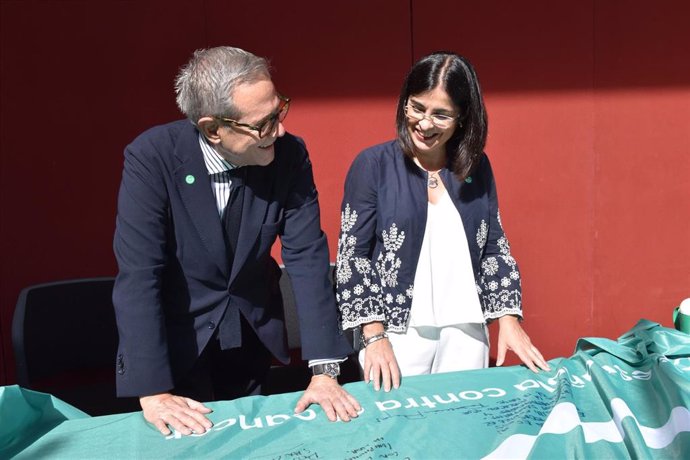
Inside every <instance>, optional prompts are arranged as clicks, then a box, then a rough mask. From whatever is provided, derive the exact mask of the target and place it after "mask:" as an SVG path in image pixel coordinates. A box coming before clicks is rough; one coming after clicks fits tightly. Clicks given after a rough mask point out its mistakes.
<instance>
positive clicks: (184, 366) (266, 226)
mask: <svg viewBox="0 0 690 460" xmlns="http://www.w3.org/2000/svg"><path fill="white" fill-rule="evenodd" d="M275 149H276V158H275V160H274V161H273V162H272V163H271V164H270V165H268V166H263V167H262V166H249V167H247V175H246V189H245V194H244V206H243V211H242V220H241V225H240V230H239V239H238V247H237V251H236V255H235V260H234V261H233V262H232V263H230V262H229V261H228V259H227V256H226V249H225V242H224V238H223V229H222V222H221V219H220V216H219V214H218V210H217V207H216V203H215V199H214V196H213V192H212V190H211V184H210V179H209V175H208V171H207V169H206V166H205V164H204V160H203V155H202V153H201V148H200V147H199V141H198V132H197V130H196V128H195V127H194V126H193V125H192V124H191V123H190V122H189V121H186V120H184V121H178V122H173V123H170V124H167V125H162V126H158V127H155V128H152V129H150V130H148V131H146V132H145V133H143V134H142V135H140V136H139V137H138V138H137V139H135V140H134V142H132V143H131V144H130V145H129V146H128V147H127V148H126V149H125V163H124V171H123V176H122V183H121V186H120V193H119V201H118V216H117V226H116V230H115V239H114V250H115V255H116V258H117V261H118V265H119V274H118V276H117V279H116V282H115V289H114V292H113V303H114V305H115V312H116V317H117V323H118V329H119V337H120V343H119V348H118V356H117V365H116V368H117V391H118V395H119V396H142V395H148V394H154V393H157V392H163V391H169V390H171V389H173V388H174V386H175V381H176V379H177V378H178V377H179V376H181V375H184V373H185V372H187V371H188V370H189V369H191V367H192V366H193V365H194V363H195V361H196V359H197V358H198V356H199V354H200V353H201V351H203V349H204V347H205V345H206V344H207V343H208V341H209V339H210V338H211V336H212V334H213V333H214V329H215V328H216V326H217V325H218V324H219V323H220V320H221V318H222V316H223V314H224V312H225V310H226V309H227V308H239V309H240V311H241V313H242V315H243V316H244V317H245V318H247V320H248V322H249V323H250V324H251V326H252V327H253V328H254V330H255V331H256V333H257V335H258V336H259V338H260V339H261V341H262V342H263V343H264V344H265V346H266V347H267V348H268V350H270V351H271V353H273V355H274V356H275V357H276V358H278V359H279V360H280V361H282V362H287V361H288V360H289V355H288V348H287V340H286V333H285V326H284V317H283V311H282V301H281V297H280V290H279V286H278V280H279V277H280V270H279V268H278V266H277V264H276V262H275V260H274V259H273V258H272V257H271V255H270V251H271V246H272V245H273V243H274V241H275V240H276V237H277V236H280V238H281V243H282V257H283V262H284V264H285V266H286V268H287V271H288V274H289V275H290V279H291V281H292V284H293V288H294V292H295V298H296V303H297V309H298V315H299V325H300V330H301V332H302V333H301V336H302V356H303V358H304V359H318V358H336V357H344V356H346V355H347V354H349V353H351V351H352V350H351V348H350V346H349V344H348V342H347V341H346V340H345V338H344V336H343V335H342V333H341V332H339V327H338V323H337V307H336V305H335V299H334V294H333V289H332V287H331V284H330V282H329V279H328V270H329V255H328V246H327V242H326V236H325V234H324V233H323V231H322V229H321V225H320V216H319V204H318V199H317V191H316V188H315V186H314V181H313V175H312V168H311V162H310V161H309V157H308V154H307V150H306V148H305V146H304V144H303V142H302V141H301V140H300V139H299V138H297V137H295V136H292V135H290V134H286V135H285V136H284V137H282V138H279V139H278V140H277V142H276V144H275ZM230 266H231V267H232V268H230Z"/></svg>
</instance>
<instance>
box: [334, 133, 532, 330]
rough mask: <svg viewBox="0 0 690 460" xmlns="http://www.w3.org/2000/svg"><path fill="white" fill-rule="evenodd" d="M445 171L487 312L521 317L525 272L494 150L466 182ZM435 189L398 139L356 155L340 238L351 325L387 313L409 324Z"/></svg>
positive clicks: (340, 269)
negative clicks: (499, 194)
mask: <svg viewBox="0 0 690 460" xmlns="http://www.w3.org/2000/svg"><path fill="white" fill-rule="evenodd" d="M439 176H440V177H441V180H443V184H444V186H445V187H446V190H447V192H448V194H449V195H450V197H451V199H452V201H453V203H454V204H455V206H456V208H457V209H458V212H459V213H460V216H461V218H462V222H463V226H464V229H465V235H466V236H467V240H468V244H469V248H470V256H471V258H472V268H473V271H474V275H475V283H476V288H477V294H478V295H479V298H480V303H481V305H482V310H483V313H484V319H485V320H486V321H487V322H488V321H491V320H493V319H496V318H499V317H501V316H504V315H507V314H512V315H518V316H520V317H521V316H522V301H521V299H522V291H521V287H520V272H519V270H518V266H517V263H516V262H515V259H514V258H513V257H512V256H511V254H510V245H509V244H508V240H507V238H506V236H505V233H504V232H503V228H502V226H501V217H500V214H499V211H498V200H497V198H496V187H495V184H494V177H493V173H492V171H491V165H490V164H489V159H488V157H487V156H486V155H485V154H483V155H482V159H481V161H480V164H479V165H478V167H477V169H476V170H475V171H474V173H473V174H472V176H470V177H468V178H467V179H465V180H464V181H462V182H461V181H459V180H458V179H457V178H456V177H455V175H453V173H452V172H451V171H450V170H448V169H447V168H444V169H442V170H441V171H440V173H439ZM427 196H428V195H427V173H426V172H425V171H423V170H422V169H420V168H419V167H418V166H417V165H416V164H414V162H412V161H411V160H410V159H409V158H407V157H406V156H405V154H404V153H403V152H402V150H401V149H400V147H399V145H398V143H397V142H396V141H391V142H387V143H384V144H380V145H376V146H373V147H370V148H368V149H366V150H364V151H363V152H361V153H360V154H359V155H358V156H357V157H356V158H355V160H354V162H353V163H352V166H351V167H350V170H349V172H348V175H347V179H346V181H345V194H344V197H343V202H342V208H341V211H342V214H341V228H340V238H339V239H338V256H337V270H336V281H337V289H336V299H337V301H338V306H339V308H340V313H341V320H342V326H343V329H349V328H353V327H356V326H359V325H361V324H365V323H368V322H371V321H383V322H384V323H385V325H386V328H387V329H388V330H390V331H394V332H402V331H405V330H406V328H407V323H408V318H409V314H410V306H411V304H412V296H413V294H414V285H413V284H414V278H415V270H416V268H417V261H418V259H419V254H420V251H421V247H422V240H423V238H424V229H425V226H426V217H427V206H428V205H427V203H428V198H427ZM459 236H461V235H460V234H459Z"/></svg>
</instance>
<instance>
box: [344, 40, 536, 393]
mask: <svg viewBox="0 0 690 460" xmlns="http://www.w3.org/2000/svg"><path fill="white" fill-rule="evenodd" d="M396 124H397V132H398V138H397V140H395V141H391V142H388V143H385V144H381V145H377V146H374V147H371V148H369V149H366V150H364V151H363V152H362V153H360V154H359V155H358V156H357V158H356V159H355V161H354V162H353V164H352V166H351V168H350V171H349V173H348V176H347V180H346V183H345V195H344V198H343V204H342V221H341V234H340V238H339V241H338V259H337V271H336V278H337V280H336V281H337V299H338V305H339V308H340V312H341V315H342V321H343V328H344V329H350V328H356V327H360V328H361V340H362V346H363V348H362V350H361V351H360V363H361V364H362V368H363V370H364V378H365V381H366V382H369V381H370V380H373V381H374V388H375V389H376V390H378V389H379V388H380V385H381V383H382V384H383V388H384V389H385V391H389V390H390V388H391V386H392V387H394V388H398V386H399V384H400V378H401V375H402V376H408V375H418V374H427V373H436V372H450V371H457V370H464V369H477V368H483V367H486V366H487V365H488V354H489V346H488V334H487V328H486V323H487V322H490V321H493V320H496V319H497V320H498V322H499V325H500V328H499V338H498V357H497V365H499V366H500V365H501V364H503V361H504V358H505V354H506V350H512V351H513V352H515V353H516V354H517V355H518V356H519V358H520V359H521V360H522V362H523V363H525V364H526V365H527V366H528V367H529V368H530V369H532V370H533V371H534V372H538V370H537V369H538V368H541V369H544V370H549V366H548V364H547V363H546V362H545V361H544V358H543V357H542V355H541V353H539V350H537V348H536V347H534V346H533V345H532V344H531V342H530V339H529V337H528V336H527V334H526V333H525V332H524V330H523V329H522V327H521V326H520V324H519V322H518V320H519V318H521V317H522V305H521V289H520V273H519V271H518V267H517V264H516V262H515V259H513V257H512V256H511V254H510V246H509V245H508V240H507V239H506V237H505V234H504V233H503V229H502V227H501V218H500V215H499V211H498V202H497V198H496V188H495V185H494V179H493V174H492V172H491V166H490V164H489V159H488V158H487V156H486V154H484V152H483V149H484V145H485V143H486V134H487V118H486V112H485V110H484V102H483V100H482V95H481V91H480V88H479V82H478V81H477V77H476V74H475V71H474V69H473V68H472V66H471V64H470V63H469V62H468V61H467V60H466V59H465V58H463V57H461V56H458V55H457V54H454V53H448V52H438V53H433V54H431V55H429V56H426V57H424V58H422V59H421V60H419V61H418V62H417V63H416V64H415V65H414V66H413V67H412V69H411V70H410V72H409V73H408V75H407V77H406V79H405V82H404V84H403V87H402V91H401V93H400V99H399V101H398V110H397V120H396Z"/></svg>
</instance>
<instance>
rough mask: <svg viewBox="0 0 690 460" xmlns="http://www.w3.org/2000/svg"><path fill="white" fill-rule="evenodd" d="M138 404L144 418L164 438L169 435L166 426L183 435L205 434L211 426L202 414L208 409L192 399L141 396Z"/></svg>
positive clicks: (171, 395) (168, 429)
mask: <svg viewBox="0 0 690 460" xmlns="http://www.w3.org/2000/svg"><path fill="white" fill-rule="evenodd" d="M139 404H141V409H142V410H143V411H144V418H145V419H146V421H147V422H149V423H151V424H153V425H154V426H155V427H156V428H158V431H160V432H161V433H162V434H163V435H164V436H167V435H169V434H170V433H171V431H170V428H168V425H170V426H171V427H173V428H174V429H176V430H177V431H179V432H180V433H182V434H184V435H190V434H192V433H198V434H200V433H205V432H206V430H208V429H209V428H211V427H212V426H213V423H211V421H210V420H209V419H207V418H206V417H205V416H204V414H208V413H210V412H212V411H211V409H209V408H208V407H206V406H204V405H203V404H201V403H200V402H197V401H194V400H193V399H189V398H184V397H182V396H175V395H173V394H170V393H160V394H156V395H152V396H142V397H141V398H139Z"/></svg>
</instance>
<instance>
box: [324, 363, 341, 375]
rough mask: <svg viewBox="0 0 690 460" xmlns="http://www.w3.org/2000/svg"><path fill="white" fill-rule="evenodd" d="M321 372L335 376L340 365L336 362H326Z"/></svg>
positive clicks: (338, 372)
mask: <svg viewBox="0 0 690 460" xmlns="http://www.w3.org/2000/svg"><path fill="white" fill-rule="evenodd" d="M323 373H324V374H328V375H329V376H331V377H337V376H338V375H339V374H340V365H339V364H338V363H328V364H326V365H325V366H324V372H323Z"/></svg>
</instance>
